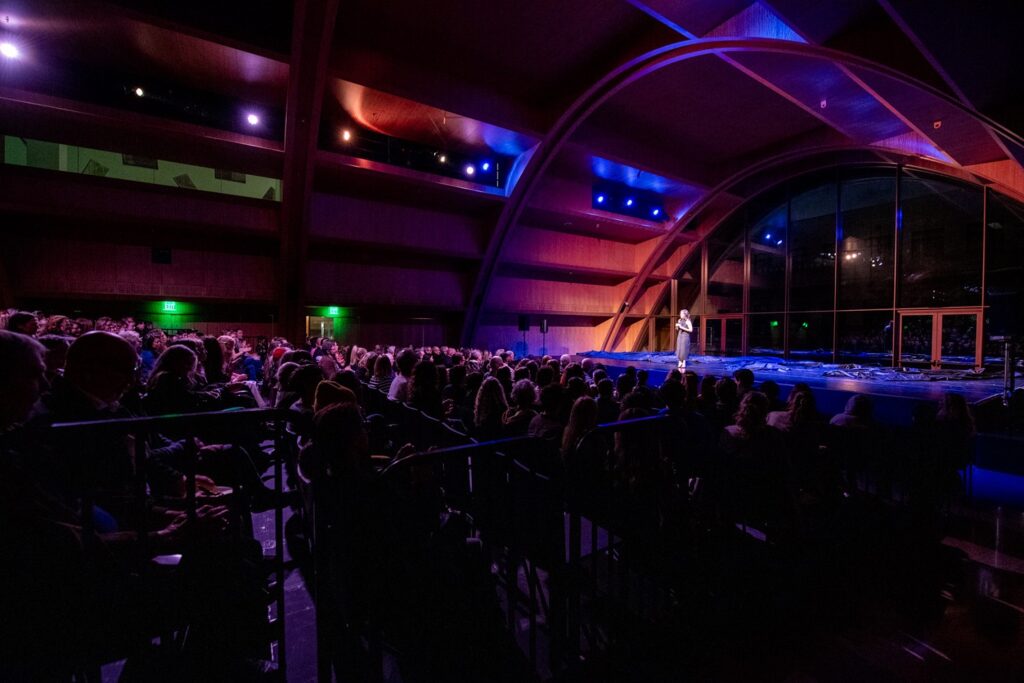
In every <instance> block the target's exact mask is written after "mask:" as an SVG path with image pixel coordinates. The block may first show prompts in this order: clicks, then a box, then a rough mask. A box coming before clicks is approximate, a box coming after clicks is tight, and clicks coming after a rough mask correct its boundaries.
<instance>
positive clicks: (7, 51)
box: [0, 41, 21, 59]
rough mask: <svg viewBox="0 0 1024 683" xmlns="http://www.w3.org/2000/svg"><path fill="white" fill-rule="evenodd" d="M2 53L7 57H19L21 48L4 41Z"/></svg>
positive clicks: (1, 46) (1, 47)
mask: <svg viewBox="0 0 1024 683" xmlns="http://www.w3.org/2000/svg"><path fill="white" fill-rule="evenodd" d="M0 55H3V56H4V57H6V58H7V59H17V58H18V57H20V56H21V50H19V49H18V46H17V45H15V44H14V43H8V42H7V41H4V42H2V43H0Z"/></svg>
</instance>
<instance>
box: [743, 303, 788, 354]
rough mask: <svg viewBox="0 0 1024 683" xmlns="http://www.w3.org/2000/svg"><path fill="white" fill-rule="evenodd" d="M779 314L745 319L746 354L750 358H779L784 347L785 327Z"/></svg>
mask: <svg viewBox="0 0 1024 683" xmlns="http://www.w3.org/2000/svg"><path fill="white" fill-rule="evenodd" d="M782 319H783V318H782V314H781V313H769V314H764V313H762V314H759V315H752V316H749V317H748V318H747V335H748V337H747V353H749V354H750V355H751V356H781V355H782V354H783V352H784V349H785V347H784V346H783V342H784V341H785V338H784V337H785V334H784V332H785V327H784V326H783V324H782Z"/></svg>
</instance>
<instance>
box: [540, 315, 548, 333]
mask: <svg viewBox="0 0 1024 683" xmlns="http://www.w3.org/2000/svg"><path fill="white" fill-rule="evenodd" d="M540 333H541V334H547V333H548V319H547V318H544V319H543V320H541V321H540Z"/></svg>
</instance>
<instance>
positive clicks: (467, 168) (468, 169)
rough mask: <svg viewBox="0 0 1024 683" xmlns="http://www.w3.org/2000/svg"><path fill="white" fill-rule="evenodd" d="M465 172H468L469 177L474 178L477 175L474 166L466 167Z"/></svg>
mask: <svg viewBox="0 0 1024 683" xmlns="http://www.w3.org/2000/svg"><path fill="white" fill-rule="evenodd" d="M465 170H466V175H468V176H473V175H475V174H476V167H475V166H473V165H472V164H469V165H468V166H466V169H465Z"/></svg>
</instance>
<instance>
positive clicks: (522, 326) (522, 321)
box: [519, 315, 530, 332]
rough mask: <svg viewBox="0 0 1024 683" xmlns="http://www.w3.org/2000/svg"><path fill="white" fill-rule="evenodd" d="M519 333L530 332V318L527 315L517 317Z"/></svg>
mask: <svg viewBox="0 0 1024 683" xmlns="http://www.w3.org/2000/svg"><path fill="white" fill-rule="evenodd" d="M519 331H520V332H529V331H530V317H529V316H527V315H521V316H519Z"/></svg>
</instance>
